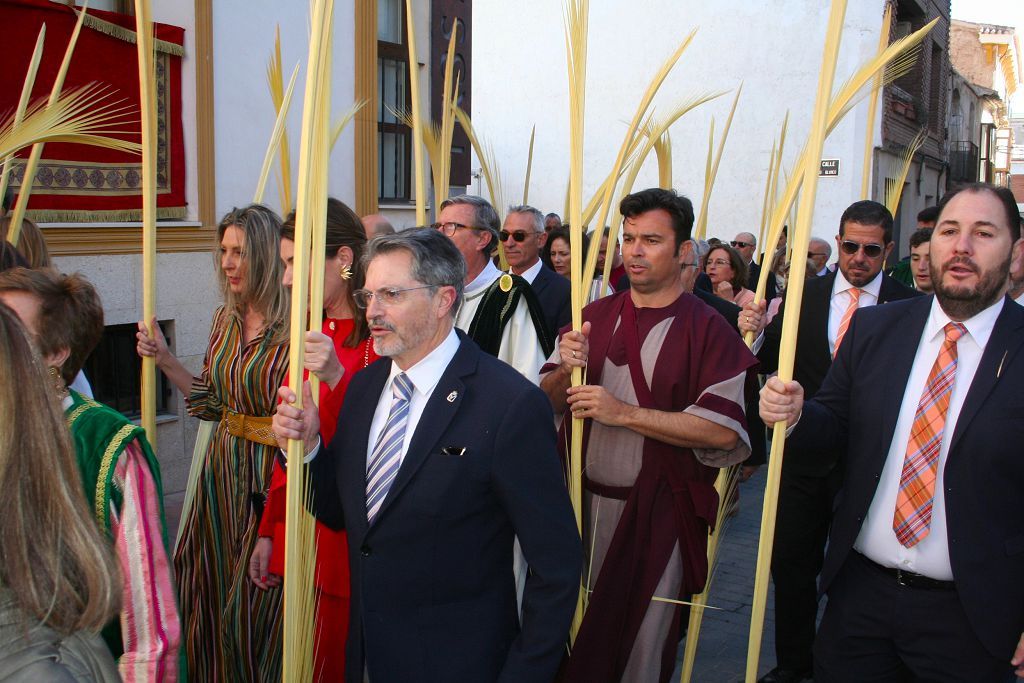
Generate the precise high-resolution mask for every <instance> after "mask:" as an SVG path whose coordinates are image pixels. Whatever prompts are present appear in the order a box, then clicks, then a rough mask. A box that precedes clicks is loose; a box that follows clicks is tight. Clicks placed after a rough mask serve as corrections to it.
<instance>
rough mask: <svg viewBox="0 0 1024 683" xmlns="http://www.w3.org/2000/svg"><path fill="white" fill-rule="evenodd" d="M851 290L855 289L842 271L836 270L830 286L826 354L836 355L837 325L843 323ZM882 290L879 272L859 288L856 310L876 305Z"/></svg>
mask: <svg viewBox="0 0 1024 683" xmlns="http://www.w3.org/2000/svg"><path fill="white" fill-rule="evenodd" d="M851 289H856V287H854V286H853V285H851V284H850V283H849V281H848V280H847V279H846V277H845V276H844V275H843V271H841V270H836V280H835V282H834V283H833V284H832V299H831V303H830V304H829V311H828V352H829V354H830V355H832V356H835V355H836V337H837V336H838V335H839V325H840V323H842V321H843V314H845V313H846V309H847V307H848V306H849V305H850V299H851V298H852V296H853V295H852V294H850V290H851ZM881 289H882V273H881V271H879V273H878V275H875V277H874V279H873V280H871V282H869V283H867V284H866V285H864V286H863V287H861V288H860V290H861V291H860V299H859V300H858V301H857V310H860V309H862V308H867V307H868V306H874V305H875V304H877V303H878V292H879V290H881Z"/></svg>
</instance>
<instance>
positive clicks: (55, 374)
mask: <svg viewBox="0 0 1024 683" xmlns="http://www.w3.org/2000/svg"><path fill="white" fill-rule="evenodd" d="M49 373H50V381H51V382H52V383H53V390H54V391H55V392H56V393H57V396H58V398H60V399H62V400H63V399H64V397H66V396H67V395H68V387H67V384H65V383H64V378H63V377H61V376H60V368H55V367H51V368H50V370H49Z"/></svg>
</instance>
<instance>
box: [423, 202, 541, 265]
mask: <svg viewBox="0 0 1024 683" xmlns="http://www.w3.org/2000/svg"><path fill="white" fill-rule="evenodd" d="M459 204H465V205H467V206H472V207H473V211H474V214H473V225H472V226H470V227H473V228H479V229H481V230H486V231H487V232H489V233H491V241H490V242H489V243H488V244H485V245H484V247H483V249H481V251H483V252H484V253H488V254H489V253H490V251H491V249H493V248H494V247H496V246H497V244H498V231H499V230H501V219H500V218H498V212H497V211H495V210H494V207H493V206H491V203H490V202H489V201H487V200H486V199H484V198H483V197H478V196H476V195H475V194H460V195H456V196H454V197H448V199H446V200H444V201H443V202H441V206H440V208H439V209H438V212H439V213H440V212H441V211H444V209H445V207H448V206H458V205H459ZM542 229H543V226H542Z"/></svg>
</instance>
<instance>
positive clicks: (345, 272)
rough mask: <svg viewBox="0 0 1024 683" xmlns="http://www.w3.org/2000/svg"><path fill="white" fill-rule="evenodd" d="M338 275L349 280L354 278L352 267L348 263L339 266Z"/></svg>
mask: <svg viewBox="0 0 1024 683" xmlns="http://www.w3.org/2000/svg"><path fill="white" fill-rule="evenodd" d="M338 275H339V276H340V277H341V279H342V280H349V279H351V278H352V269H351V268H350V267H349V265H348V264H347V263H343V264H341V268H338Z"/></svg>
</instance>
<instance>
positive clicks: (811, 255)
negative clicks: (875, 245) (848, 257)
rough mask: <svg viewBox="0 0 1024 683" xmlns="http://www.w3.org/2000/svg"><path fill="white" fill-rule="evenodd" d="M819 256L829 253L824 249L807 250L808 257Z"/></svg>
mask: <svg viewBox="0 0 1024 683" xmlns="http://www.w3.org/2000/svg"><path fill="white" fill-rule="evenodd" d="M868 246H872V245H868ZM854 253H857V252H854ZM818 256H828V254H826V253H825V252H823V251H822V252H817V251H809V252H807V258H816V257H818Z"/></svg>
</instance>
